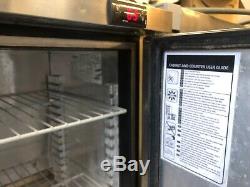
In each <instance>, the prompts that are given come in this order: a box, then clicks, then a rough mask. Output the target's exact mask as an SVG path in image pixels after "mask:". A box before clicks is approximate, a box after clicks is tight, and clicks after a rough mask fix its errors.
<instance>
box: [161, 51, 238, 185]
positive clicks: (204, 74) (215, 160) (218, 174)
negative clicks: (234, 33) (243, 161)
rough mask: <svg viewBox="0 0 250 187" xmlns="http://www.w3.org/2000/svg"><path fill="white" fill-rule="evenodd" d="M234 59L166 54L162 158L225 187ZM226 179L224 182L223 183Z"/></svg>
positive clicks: (235, 73) (235, 71) (235, 74)
mask: <svg viewBox="0 0 250 187" xmlns="http://www.w3.org/2000/svg"><path fill="white" fill-rule="evenodd" d="M238 62H239V54H238V53H237V54H235V53H234V54H232V53H231V54H229V53H226V54H223V53H218V52H217V53H216V52H214V53H174V52H172V53H165V59H164V72H163V74H164V75H163V98H162V113H161V115H162V117H161V123H162V125H161V129H162V138H161V158H162V159H163V160H166V161H168V162H171V163H172V164H175V165H177V166H179V167H181V168H183V169H185V170H187V171H190V172H192V173H193V174H195V175H198V176H200V177H202V178H204V179H206V180H208V181H210V182H213V183H215V184H217V185H219V186H225V184H226V182H227V175H228V174H227V172H228V171H227V170H228V163H229V158H230V157H229V156H230V147H231V131H232V124H233V123H232V120H233V111H234V105H233V103H234V99H235V96H234V94H233V91H235V89H234V87H235V83H234V82H236V83H237V81H236V80H237V78H238V68H239V63H238ZM225 178H226V179H225Z"/></svg>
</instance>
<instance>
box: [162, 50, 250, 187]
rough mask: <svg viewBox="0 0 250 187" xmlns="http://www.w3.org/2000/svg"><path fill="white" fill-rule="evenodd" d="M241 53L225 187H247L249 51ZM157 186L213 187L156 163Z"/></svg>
mask: <svg viewBox="0 0 250 187" xmlns="http://www.w3.org/2000/svg"><path fill="white" fill-rule="evenodd" d="M223 51H239V52H241V53H242V59H241V64H240V74H239V81H238V90H237V98H236V106H235V118H234V129H233V138H232V148H231V160H230V166H229V178H228V187H236V186H240V187H249V185H250V159H249V155H250V141H249V134H250V128H249V121H250V117H249V113H250V105H249V104H248V103H249V96H250V77H249V74H250V66H249V60H250V55H249V54H250V50H249V49H246V50H233V49H232V50H223ZM160 187H216V185H214V184H211V183H209V182H207V181H206V180H203V179H201V178H199V177H197V176H195V175H193V174H191V173H189V172H187V171H185V170H183V169H180V168H178V167H176V166H173V165H171V164H169V163H168V162H166V161H162V160H160Z"/></svg>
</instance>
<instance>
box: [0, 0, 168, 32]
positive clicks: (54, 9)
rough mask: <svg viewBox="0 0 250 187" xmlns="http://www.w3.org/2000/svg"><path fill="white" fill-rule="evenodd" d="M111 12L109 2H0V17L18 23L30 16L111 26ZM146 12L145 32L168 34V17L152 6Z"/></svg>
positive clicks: (15, 0)
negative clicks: (8, 16) (5, 16)
mask: <svg viewBox="0 0 250 187" xmlns="http://www.w3.org/2000/svg"><path fill="white" fill-rule="evenodd" d="M110 9H111V8H110V1H109V0H92V1H82V0H74V1H68V0H54V1H44V0H36V1H35V2H34V1H32V0H23V1H22V3H20V1H18V0H2V1H0V13H4V14H11V15H15V16H19V19H20V18H21V16H30V17H32V18H34V19H36V18H48V19H56V20H61V21H72V22H78V23H91V24H98V25H109V24H110V18H109V17H110V12H109V11H110ZM148 11H149V15H148V20H149V23H148V26H147V28H146V29H148V30H153V31H159V32H170V31H171V20H172V19H171V18H172V17H171V13H169V12H167V11H164V10H160V9H157V8H153V7H151V6H148ZM96 15H98V16H96ZM159 16H160V17H159ZM159 19H161V21H159ZM0 21H1V20H0ZM7 21H8V20H7Z"/></svg>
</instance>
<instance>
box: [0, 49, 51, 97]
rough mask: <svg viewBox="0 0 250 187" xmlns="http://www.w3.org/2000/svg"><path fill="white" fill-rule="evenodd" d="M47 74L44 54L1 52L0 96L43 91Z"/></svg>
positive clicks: (39, 52) (37, 52)
mask: <svg viewBox="0 0 250 187" xmlns="http://www.w3.org/2000/svg"><path fill="white" fill-rule="evenodd" d="M48 72H49V63H48V54H47V53H46V52H43V51H12V50H1V51H0V87H1V90H0V95H4V94H11V93H17V92H29V91H35V90H41V89H45V88H46V76H47V74H48ZM34 75H35V76H34Z"/></svg>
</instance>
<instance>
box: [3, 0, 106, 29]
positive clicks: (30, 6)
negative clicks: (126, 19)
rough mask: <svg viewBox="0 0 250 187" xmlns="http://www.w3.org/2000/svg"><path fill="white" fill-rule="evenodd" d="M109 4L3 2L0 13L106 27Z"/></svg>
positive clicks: (61, 0)
mask: <svg viewBox="0 0 250 187" xmlns="http://www.w3.org/2000/svg"><path fill="white" fill-rule="evenodd" d="M107 3H108V1H107V0H98V1H86V0H74V1H69V0H53V1H44V0H36V1H33V0H22V2H20V1H19V0H2V1H1V2H0V12H2V13H11V14H19V15H28V16H35V17H42V18H53V19H60V20H68V21H77V22H84V23H95V24H105V25H106V24H108V18H107ZM97 15H98V16H97Z"/></svg>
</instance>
